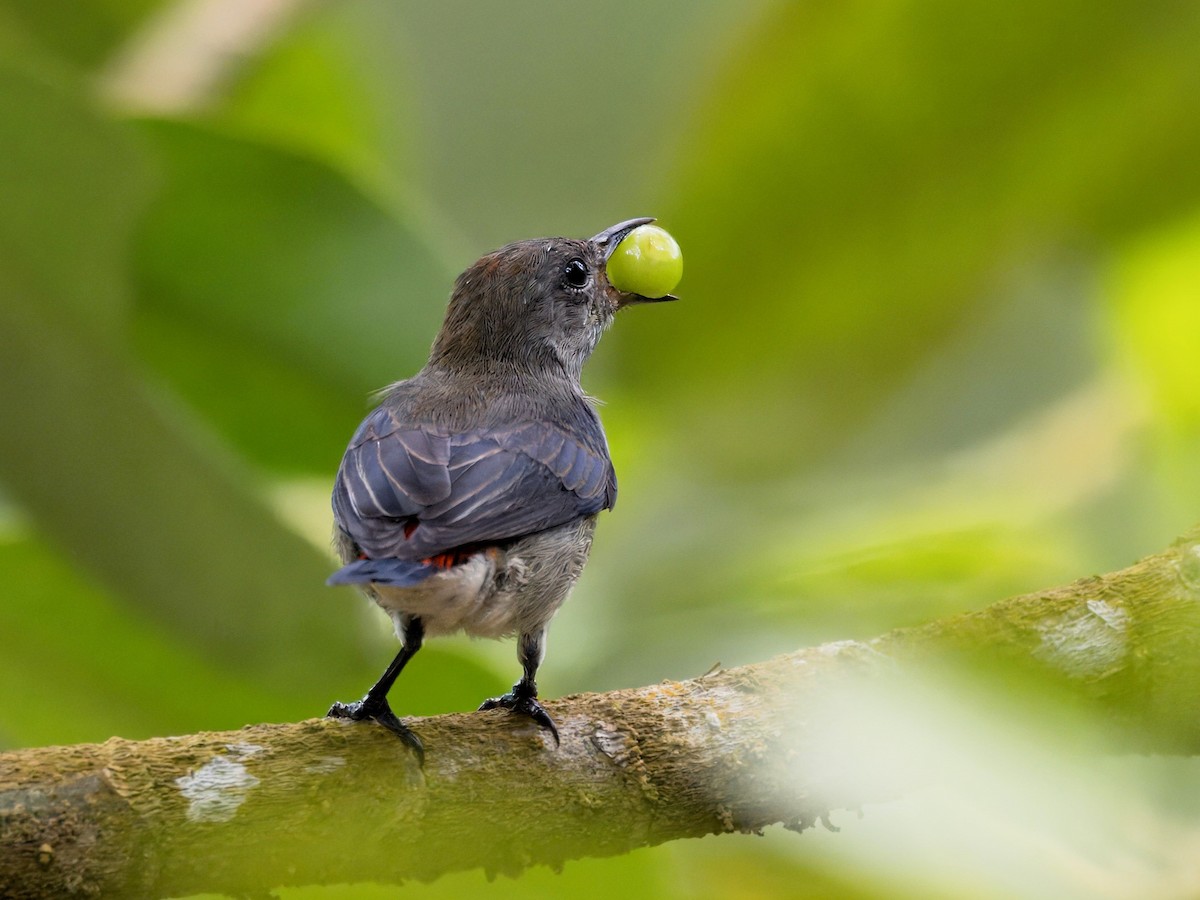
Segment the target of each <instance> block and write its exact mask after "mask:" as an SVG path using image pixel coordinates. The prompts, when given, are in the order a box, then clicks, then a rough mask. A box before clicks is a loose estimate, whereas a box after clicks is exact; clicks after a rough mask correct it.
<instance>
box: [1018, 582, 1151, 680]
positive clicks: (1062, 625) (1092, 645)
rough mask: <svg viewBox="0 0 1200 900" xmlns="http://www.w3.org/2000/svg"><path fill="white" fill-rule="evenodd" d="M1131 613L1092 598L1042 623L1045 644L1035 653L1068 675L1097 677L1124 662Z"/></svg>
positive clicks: (1042, 641) (1042, 637)
mask: <svg viewBox="0 0 1200 900" xmlns="http://www.w3.org/2000/svg"><path fill="white" fill-rule="evenodd" d="M1128 626H1129V616H1128V614H1127V613H1126V612H1125V610H1123V609H1120V608H1118V607H1115V606H1112V605H1111V604H1109V603H1106V602H1105V601H1103V600H1089V601H1088V602H1087V605H1086V608H1085V609H1079V610H1074V611H1072V612H1070V613H1068V614H1067V615H1064V616H1062V617H1061V618H1059V619H1057V620H1055V621H1053V622H1048V623H1046V624H1044V625H1042V626H1041V628H1040V631H1041V644H1040V646H1039V647H1038V648H1037V650H1035V651H1034V654H1035V655H1036V656H1037V657H1038V658H1039V659H1042V660H1044V661H1046V662H1048V663H1050V664H1051V665H1053V666H1055V667H1057V668H1059V669H1061V670H1062V671H1064V672H1066V673H1067V674H1068V675H1072V676H1075V677H1077V678H1095V677H1098V676H1101V675H1104V674H1106V673H1107V672H1110V671H1112V670H1114V669H1116V668H1119V667H1120V665H1121V660H1122V659H1123V658H1124V656H1125V651H1126V647H1127V641H1126V632H1127V630H1128Z"/></svg>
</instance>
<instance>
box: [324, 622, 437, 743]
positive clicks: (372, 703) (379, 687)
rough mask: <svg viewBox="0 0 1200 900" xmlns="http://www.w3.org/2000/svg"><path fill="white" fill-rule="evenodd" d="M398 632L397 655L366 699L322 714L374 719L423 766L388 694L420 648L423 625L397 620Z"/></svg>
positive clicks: (339, 717) (333, 708)
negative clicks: (390, 704)
mask: <svg viewBox="0 0 1200 900" xmlns="http://www.w3.org/2000/svg"><path fill="white" fill-rule="evenodd" d="M400 631H401V641H402V644H403V646H401V648H400V652H399V653H397V654H396V658H395V659H393V660H392V662H391V665H389V666H388V667H387V669H386V670H384V673H383V674H382V675H380V676H379V680H378V681H376V682H375V684H373V685H372V686H371V689H370V690H369V691H367V694H366V696H365V697H363V698H362V699H361V700H356V701H354V702H353V703H335V704H333V706H331V707H329V712H328V713H326V714H325V715H326V717H327V718H331V719H354V720H355V721H360V720H362V719H374V720H375V721H376V722H378V723H379V724H380V725H382V726H383V727H384V728H386V729H388V730H389V731H391V732H392V733H393V734H395V735H396V736H397V737H398V738H400V740H402V741H404V743H406V744H407V745H408V746H409V747H411V748H412V749H413V752H415V753H416V754H417V758H418V759H419V760H420V761H421V763H422V764H424V762H425V748H424V747H422V746H421V741H420V739H419V738H418V737H417V736H416V735H415V734H413V733H412V731H411V730H410V729H409V727H408V726H407V725H405V724H404V723H403V722H401V721H400V719H399V718H397V716H396V714H395V713H394V712H392V708H391V706H389V705H388V701H387V695H388V691H390V690H391V688H392V684H393V683H394V682H395V681H396V676H398V675H399V674H400V673H401V671H403V669H404V666H405V665H407V663H408V661H409V660H410V659H412V658H413V657H414V656H415V655H416V653H417V651H418V650H420V649H421V641H422V640H423V639H424V637H425V626H424V624H423V623H422V622H421V620H420V619H418V618H416V617H415V616H405V617H404V618H403V619H401V621H400Z"/></svg>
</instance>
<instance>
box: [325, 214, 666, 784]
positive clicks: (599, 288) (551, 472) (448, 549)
mask: <svg viewBox="0 0 1200 900" xmlns="http://www.w3.org/2000/svg"><path fill="white" fill-rule="evenodd" d="M653 221H654V219H652V218H648V217H642V218H635V219H629V220H627V221H624V222H620V223H618V224H616V225H613V226H612V227H610V228H606V229H604V230H603V231H601V232H600V233H599V234H596V235H595V236H593V237H591V238H589V239H586V240H579V239H572V238H564V237H555V238H540V239H534V240H525V241H518V242H515V243H511V244H508V245H506V246H504V247H501V248H500V249H498V250H496V251H494V252H491V253H489V254H486V255H485V256H483V257H481V258H480V259H479V260H478V261H476V262H475V263H474V264H473V265H471V266H470V267H469V268H467V269H466V270H465V271H464V272H463V273H462V274H461V275H460V276H459V277H458V278H457V280H456V281H455V283H454V287H453V290H452V291H451V294H450V300H449V303H448V305H447V309H446V314H445V319H444V321H443V323H442V326H441V329H440V330H439V332H438V334H437V337H436V338H435V340H434V342H433V346H432V349H431V351H430V354H429V359H428V361H427V362H426V364H425V366H424V367H423V368H422V369H421V370H420V371H419V372H417V373H416V374H415V375H414V376H412V377H411V378H408V379H407V380H404V381H399V382H397V383H395V384H393V385H391V386H390V387H388V388H386V389H385V390H384V392H382V394H381V402H380V403H379V405H378V406H377V407H376V408H375V409H374V410H373V411H372V412H371V413H369V414H368V415H367V417H366V418H365V419H364V420H363V422H362V424H361V425H360V426H359V427H358V429H357V431H356V432H355V433H354V436H353V437H352V438H351V440H350V443H349V446H348V447H347V449H346V452H345V455H344V456H343V458H342V461H341V465H340V467H339V469H338V473H337V477H336V479H335V482H334V488H333V496H332V506H333V515H334V546H335V549H336V551H337V553H338V555H339V557H340V559H341V561H342V562H343V564H344V565H343V566H342V568H340V569H339V570H338V571H336V572H335V573H334V574H333V575H332V576H330V578H329V579H328V582H327V583H328V584H331V585H345V584H353V585H357V586H359V588H361V589H362V591H363V592H364V593H365V594H366V595H367V596H368V597H370V598H371V599H372V600H374V601H375V603H377V604H378V605H379V606H380V607H381V608H382V609H383V610H384V611H385V612H386V613H387V614H388V615H389V616H390V617H391V619H392V622H393V625H394V628H395V633H396V636H397V638H398V639H399V640H400V645H401V646H400V650H399V652H398V653H397V654H396V656H395V658H394V659H393V660H392V662H391V664H390V665H388V667H387V669H386V670H385V671H384V673H383V674H382V675H381V676H380V677H379V679H378V680H377V681H376V682H375V684H374V685H373V686H372V687H371V688H370V690H368V691H367V693H366V695H365V696H364V697H363V698H362V699H361V700H357V701H354V702H351V703H343V702H337V703H334V704H333V706H332V707H330V709H329V712H328V713H327V716H328V717H331V718H337V719H351V720H356V721H362V720H371V721H374V722H376V723H378V724H379V725H381V726H383V727H384V728H386V729H388V730H389V731H391V732H392V733H394V734H395V735H396V736H397V737H399V738H400V739H401V740H402V741H403V742H404V743H405V744H406V745H407V746H408V747H410V748H411V749H412V750H413V751H414V752H415V753H416V755H417V757H418V758H419V759H420V760H421V761H422V763H423V761H424V747H423V744H422V743H421V741H420V739H419V738H418V737H417V735H416V734H415V733H413V731H412V730H411V729H410V728H409V727H408V726H407V725H405V724H404V722H402V721H401V720H400V718H399V717H398V716H397V715H396V714H395V713H394V712H393V711H392V708H391V706H390V704H389V702H388V692H389V691H390V690H391V688H392V685H393V683H394V682H395V681H396V678H397V676H399V674H400V672H401V671H402V670H403V669H404V667H405V666H406V665H407V664H408V662H409V661H410V660H411V659H412V658H413V656H414V655H415V654H416V653H417V651H418V650H420V648H421V645H422V643H423V641H424V640H425V638H426V637H433V636H437V635H445V634H452V633H457V632H465V633H466V634H468V635H471V636H475V637H487V638H505V637H512V636H515V637H516V639H517V640H516V647H517V659H518V661H519V663H520V665H521V669H522V674H521V677H520V679H519V680H518V681H517V682H516V683H515V684H514V685H513V687H512V690H511V691H509V692H508V693H506V694H504V695H502V696H499V697H493V698H490V699H487V700H485V701H484V702H483V703H482V705H481V706H480V707H479V708H480V709H481V710H485V709H497V708H503V709H507V710H509V711H510V712H511V713H513V714H518V715H524V716H527V717H529V718H530V719H532V720H533V721H534V722H535V723H537V724H538V725H539V726H540V727H541V728H543V729H545V730H546V731H548V732H549V733H550V735H551V736H552V737H553V739H554V742H555V745H556V746H557V745H558V744H559V735H558V729H557V726H556V725H555V723H554V720H553V719H552V718H551V717H550V715H549V713H547V712H546V710H545V708H544V707H543V706H542V704H541V703H540V702H538V689H537V680H536V678H537V672H538V668H539V666H540V665H541V663H542V660H543V657H544V655H545V648H546V629H547V626H548V625H549V623H550V620H551V619H552V618H553V616H554V614H555V613H556V612H557V611H558V609H559V607H560V606H561V605H562V604H563V602H564V601H565V600H566V598H567V595H568V594H569V593H570V591H571V589H572V587H573V586H574V585H575V582H576V580H577V579H578V578H579V575H580V572H581V571H582V570H583V567H584V564H585V563H586V562H587V558H588V555H589V553H590V550H591V545H592V535H593V533H594V530H595V526H596V517H597V515H598V514H599V513H600V512H601V511H603V510H607V509H612V508H613V505H614V504H615V503H616V499H617V478H616V473H615V471H614V469H613V464H612V458H611V456H610V454H609V448H608V441H607V439H606V437H605V433H604V428H603V426H602V425H601V422H600V417H599V415H598V414H597V412H596V408H595V401H594V400H593V399H592V398H590V397H589V396H588V395H587V394H586V393H585V392H584V390H583V388H582V387H581V385H580V376H581V372H582V369H583V365H584V363H585V362H586V361H587V359H588V358H589V357H590V356H591V354H592V352H593V351H594V350H595V349H596V345H597V344H598V342H599V341H600V338H601V335H602V334H603V333H604V332H605V330H606V329H607V328H608V327H609V325H611V323H612V321H613V318H614V316H615V315H616V313H617V312H619V311H620V310H623V309H625V308H627V307H630V306H635V305H640V304H644V303H651V302H660V301H664V300H675V299H677V298H676V297H675V296H674V295H673V294H665V295H664V296H661V297H647V296H643V295H642V294H638V293H634V292H630V291H623V290H619V289H617V288H616V287H614V286H613V284H612V283H611V282H610V281H609V279H608V275H607V272H606V263H607V262H608V260H609V258H610V256H611V255H612V253H613V251H614V249H615V248H616V247H617V246H618V244H620V243H621V241H622V240H623V239H624V238H625V237H626V236H627V235H628V234H629V233H630V232H631V231H633V230H634V229H636V228H638V227H640V226H642V225H646V224H648V223H650V222H653Z"/></svg>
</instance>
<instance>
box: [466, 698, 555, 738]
mask: <svg viewBox="0 0 1200 900" xmlns="http://www.w3.org/2000/svg"><path fill="white" fill-rule="evenodd" d="M479 709H480V710H481V711H482V710H485V709H507V710H508V711H509V712H514V713H520V714H521V715H523V716H529V718H531V719H533V721H534V722H536V723H537V724H538V725H540V726H541V727H542V728H545V729H546V730H547V731H549V732H550V735H551V736H552V737H553V738H554V746H555V747H557V746H559V745H560V741H559V739H558V728H557V727H556V726H555V724H554V720H553V719H552V718H550V713H548V712H546V708H545V707H544V706H542V704H540V703H538V701H537V694H531V693H528V692H526V691H522V690H520V685H517V686H515V687H514V688H513V689H512V690H511V691H509V692H508V693H507V694H505V695H504V696H502V697H491V698H489V699H487V700H484V701H483V703H481V704H479Z"/></svg>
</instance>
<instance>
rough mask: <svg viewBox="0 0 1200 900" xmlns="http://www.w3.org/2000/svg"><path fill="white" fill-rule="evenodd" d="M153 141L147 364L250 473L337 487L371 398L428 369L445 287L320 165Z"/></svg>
mask: <svg viewBox="0 0 1200 900" xmlns="http://www.w3.org/2000/svg"><path fill="white" fill-rule="evenodd" d="M144 130H145V133H146V134H147V135H148V136H149V138H150V139H151V140H152V142H153V143H154V145H155V146H156V147H157V148H158V150H159V151H160V153H161V155H162V159H163V164H164V169H165V179H164V186H163V190H162V192H161V193H160V194H159V196H158V197H157V198H156V201H155V202H154V204H153V205H152V207H151V209H150V211H149V213H148V215H147V217H146V218H145V220H144V221H143V223H142V227H141V229H140V232H139V238H138V242H137V262H138V322H139V325H138V336H139V346H140V347H141V351H142V354H143V356H144V358H146V359H147V360H149V361H151V362H152V363H153V364H154V365H155V366H156V368H157V369H158V370H159V371H160V372H161V373H162V374H163V376H164V377H165V378H166V379H167V380H168V381H169V382H170V384H171V385H172V386H173V387H174V388H175V389H177V390H179V391H180V392H181V393H182V394H183V395H184V396H186V397H188V398H189V399H190V400H191V401H192V402H193V403H194V404H195V405H196V406H197V407H198V408H199V409H201V410H203V411H204V413H205V415H206V416H207V417H208V418H209V420H210V421H212V422H214V423H216V424H217V425H218V427H219V428H221V430H222V431H224V432H225V433H226V434H227V435H229V436H231V437H232V438H233V439H234V440H235V441H236V443H237V445H238V446H239V447H240V448H241V449H242V450H244V451H246V452H247V453H250V454H251V455H252V456H253V457H254V458H255V459H256V460H258V461H260V462H264V463H267V464H269V465H273V466H279V467H280V468H283V469H285V470H286V469H297V468H303V469H307V470H310V471H322V472H330V473H332V471H333V470H334V469H335V468H336V465H337V460H338V457H339V456H340V453H341V450H342V449H343V448H344V446H345V442H346V440H348V439H349V435H350V434H351V433H352V431H353V429H354V426H355V425H356V424H357V422H358V420H359V419H360V418H361V416H362V414H363V413H364V412H365V411H366V408H367V394H368V393H369V392H370V391H373V390H375V389H378V388H381V387H383V386H385V385H387V384H388V383H390V382H392V381H395V380H397V379H399V378H402V377H407V376H408V375H410V374H412V373H413V372H415V371H416V370H417V369H419V368H420V367H421V365H423V364H424V361H425V357H426V355H427V353H428V348H429V345H430V343H431V342H432V340H433V336H434V334H435V333H436V331H437V327H438V324H439V323H440V320H441V316H442V313H443V311H444V308H445V298H446V297H447V296H448V295H449V291H450V287H451V284H452V277H451V274H450V273H449V271H448V270H447V269H446V268H445V267H444V266H443V265H442V263H441V262H440V261H439V260H438V259H437V258H436V256H435V254H434V253H433V252H432V251H431V250H430V248H429V246H428V244H426V242H425V241H424V240H423V239H422V238H420V237H419V236H418V235H417V234H416V233H415V232H413V231H412V230H411V229H410V228H408V227H406V226H405V225H403V224H402V223H400V222H399V221H397V220H396V219H395V218H394V217H393V216H392V215H391V214H390V213H389V212H387V211H385V210H384V209H382V208H380V207H379V206H377V205H376V204H374V203H373V202H371V201H370V200H368V199H367V198H366V197H365V196H364V195H363V194H362V193H361V192H360V191H359V190H358V189H356V188H355V187H353V186H352V185H351V184H350V183H349V182H348V181H347V180H346V178H345V177H344V176H343V175H341V174H339V173H337V172H336V171H334V170H332V169H331V168H329V167H328V166H327V165H325V164H323V163H318V162H315V161H311V160H307V159H303V158H300V157H297V156H296V155H294V154H293V153H291V152H288V151H284V150H280V149H277V148H275V147H272V146H269V145H264V144H261V143H259V142H256V141H251V140H247V139H244V138H239V137H233V136H229V135H225V134H221V133H219V132H217V131H214V130H212V129H211V128H209V127H206V126H203V125H191V124H182V123H170V122H151V123H146V124H145V126H144ZM177 350H178V352H177ZM230 357H238V358H237V359H232V360H230V362H229V365H228V368H224V367H225V366H226V363H225V360H227V359H230ZM208 373H212V378H211V379H209V377H208ZM254 407H256V408H257V410H258V414H257V415H256V414H255V411H254Z"/></svg>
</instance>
